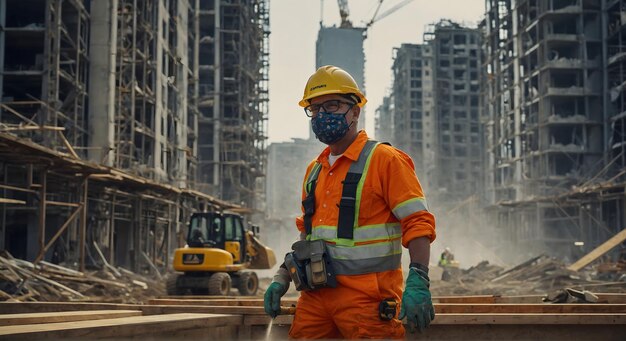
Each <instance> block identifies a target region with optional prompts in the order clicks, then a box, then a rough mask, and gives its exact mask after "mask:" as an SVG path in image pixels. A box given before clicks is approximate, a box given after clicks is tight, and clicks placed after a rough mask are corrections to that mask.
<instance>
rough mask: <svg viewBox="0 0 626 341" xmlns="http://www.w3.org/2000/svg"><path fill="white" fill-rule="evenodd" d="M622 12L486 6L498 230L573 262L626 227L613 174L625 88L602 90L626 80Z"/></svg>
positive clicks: (619, 165) (554, 4)
mask: <svg viewBox="0 0 626 341" xmlns="http://www.w3.org/2000/svg"><path fill="white" fill-rule="evenodd" d="M619 8H621V7H620V4H617V2H615V1H591V0H549V1H538V0H518V1H511V0H487V1H486V9H487V13H486V18H485V21H484V24H483V25H484V29H485V43H484V47H483V50H484V51H486V58H485V69H486V70H487V76H486V78H485V82H484V84H485V90H486V91H485V99H484V101H485V105H486V109H487V112H488V115H489V116H488V120H487V124H486V131H487V132H488V134H487V141H486V143H487V150H488V153H489V155H488V162H489V163H488V169H487V177H486V179H487V183H488V184H490V185H491V187H489V188H488V193H487V195H486V198H487V204H491V205H494V206H493V211H492V213H493V216H494V217H495V218H494V222H495V224H496V225H497V226H501V227H504V228H505V229H506V230H508V231H509V236H510V242H512V243H513V244H516V245H518V246H521V248H522V249H525V250H533V251H536V252H543V251H548V252H552V253H555V254H561V255H566V256H567V257H568V258H570V259H574V258H577V257H580V256H582V254H584V253H585V251H590V250H591V249H592V248H593V247H594V246H596V245H599V244H600V243H601V242H602V241H603V240H605V239H607V238H608V237H610V236H611V235H612V234H615V233H616V232H617V231H618V230H619V229H620V228H621V226H623V224H624V220H623V219H624V217H623V212H624V201H623V188H622V189H620V185H618V184H619V183H620V182H621V181H623V179H620V178H619V176H616V175H617V174H619V173H620V172H621V171H623V168H624V164H623V161H622V160H623V152H622V150H621V147H620V146H619V144H620V143H619V140H620V138H621V137H620V133H619V130H620V129H621V128H619V127H620V124H619V123H617V122H618V121H619V118H616V117H617V116H619V112H620V110H623V109H620V105H619V104H618V103H619V100H618V97H619V96H618V93H619V90H621V88H620V89H619V90H618V89H617V88H613V89H614V90H612V91H611V92H610V93H609V92H607V91H605V89H607V84H611V86H619V85H618V82H619V83H621V82H623V79H624V78H623V77H624V74H620V72H621V71H620V66H619V61H618V60H619V57H617V55H618V54H619V48H618V47H619V46H620V44H621V40H620V39H621V38H619V33H618V31H620V29H619V28H618V27H617V26H619V25H617V21H616V18H617V17H619V16H620V15H621V14H620V10H619ZM607 18H609V19H608V20H607ZM610 18H613V24H607V22H608V21H610V20H611V19H610ZM607 28H608V33H607V32H606V29H607ZM611 31H613V34H611ZM607 46H608V49H607ZM611 46H612V47H611ZM607 51H613V52H612V53H611V52H609V53H608V55H607ZM620 77H621V78H620ZM618 80H619V81H618ZM608 96H611V100H612V102H613V112H614V113H613V114H611V115H612V116H613V117H612V118H611V119H610V121H611V123H610V127H611V129H612V131H613V138H610V136H609V124H607V122H609V119H608V115H609V112H610V110H609V106H608V105H607V103H608V102H609V101H608ZM607 140H608V141H609V142H608V143H607ZM611 140H613V141H614V142H610V141H611ZM607 180H610V181H608V182H607ZM599 183H602V186H599V187H598V186H597V184H599ZM622 187H623V186H622ZM581 241H584V242H585V244H584V245H585V246H584V247H577V246H575V245H574V243H575V242H581ZM509 245H510V244H509Z"/></svg>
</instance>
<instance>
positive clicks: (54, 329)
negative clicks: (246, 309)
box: [0, 314, 242, 340]
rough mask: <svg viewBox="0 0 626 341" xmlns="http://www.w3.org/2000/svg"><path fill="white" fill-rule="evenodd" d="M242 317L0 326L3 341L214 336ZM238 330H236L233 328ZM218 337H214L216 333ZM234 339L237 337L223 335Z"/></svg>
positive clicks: (176, 316) (180, 316)
mask: <svg viewBox="0 0 626 341" xmlns="http://www.w3.org/2000/svg"><path fill="white" fill-rule="evenodd" d="M241 322H242V321H241V317H239V316H229V315H221V314H219V315H218V314H169V315H152V316H135V317H124V318H114V319H104V320H97V321H77V322H61V323H51V324H27V325H20V326H5V327H0V340H33V339H67V338H84V339H89V338H94V339H95V338H99V339H100V338H115V339H119V338H127V337H141V338H145V337H149V336H152V337H163V335H179V333H181V334H184V332H185V331H192V332H196V333H200V332H203V333H204V335H205V336H212V332H213V331H214V329H215V328H216V327H220V326H237V325H239V324H241ZM231 330H236V329H234V328H233V329H231ZM213 336H214V334H213ZM222 336H227V337H229V338H230V339H232V338H235V337H236V335H222Z"/></svg>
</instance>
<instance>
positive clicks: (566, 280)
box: [431, 255, 626, 296]
mask: <svg viewBox="0 0 626 341" xmlns="http://www.w3.org/2000/svg"><path fill="white" fill-rule="evenodd" d="M446 271H449V273H450V274H449V279H448V280H447V281H438V280H436V279H435V280H433V282H432V284H431V292H432V294H433V295H439V296H441V295H503V296H505V295H533V294H542V295H543V294H547V293H550V292H553V291H556V290H561V289H563V288H566V287H569V288H576V289H584V290H592V291H600V292H626V280H624V278H621V279H620V278H606V277H603V276H602V273H601V272H599V271H597V269H596V268H590V269H589V270H586V271H578V272H576V271H571V270H568V269H567V267H566V266H565V264H564V263H563V262H561V261H559V260H557V259H555V258H552V257H549V256H546V255H540V256H538V257H534V258H532V259H529V260H527V261H525V262H523V263H521V264H519V265H517V266H515V267H513V268H510V269H504V268H502V267H500V266H497V265H492V264H489V262H488V261H483V262H481V263H479V264H477V265H476V266H473V267H471V268H469V269H467V270H461V269H448V270H446Z"/></svg>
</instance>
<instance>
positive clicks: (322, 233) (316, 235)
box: [311, 226, 337, 240]
mask: <svg viewBox="0 0 626 341" xmlns="http://www.w3.org/2000/svg"><path fill="white" fill-rule="evenodd" d="M335 238H337V226H314V227H313V231H312V232H311V240H317V239H324V240H334V239H335Z"/></svg>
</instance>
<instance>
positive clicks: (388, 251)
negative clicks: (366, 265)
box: [326, 239, 402, 260]
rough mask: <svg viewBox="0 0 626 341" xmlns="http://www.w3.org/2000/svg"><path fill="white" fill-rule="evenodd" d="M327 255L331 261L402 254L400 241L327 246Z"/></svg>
mask: <svg viewBox="0 0 626 341" xmlns="http://www.w3.org/2000/svg"><path fill="white" fill-rule="evenodd" d="M326 246H327V249H328V253H329V254H330V256H331V257H332V258H333V259H341V260H359V259H369V258H378V257H385V256H390V255H396V254H401V253H402V247H401V246H402V244H401V241H400V239H396V240H392V241H388V242H380V243H374V244H365V245H355V246H349V247H346V246H342V245H332V244H327V245H326Z"/></svg>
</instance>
